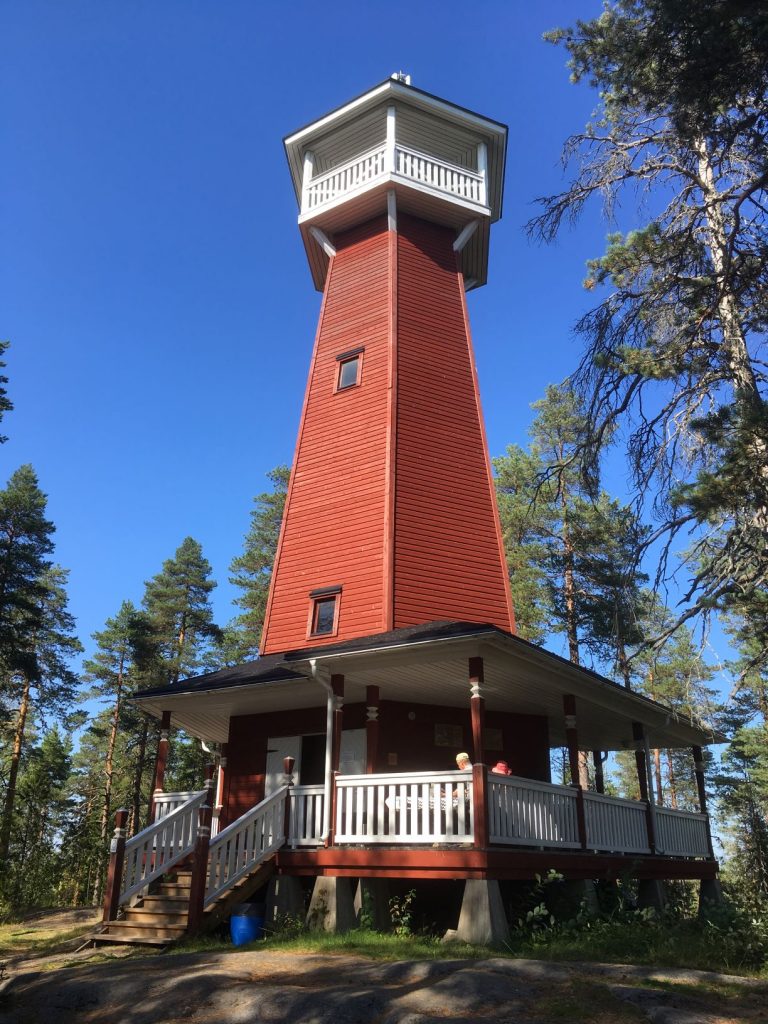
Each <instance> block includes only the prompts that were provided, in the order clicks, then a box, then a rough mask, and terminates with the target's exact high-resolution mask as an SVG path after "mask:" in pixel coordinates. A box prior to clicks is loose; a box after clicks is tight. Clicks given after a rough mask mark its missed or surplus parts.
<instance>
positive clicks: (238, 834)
mask: <svg viewBox="0 0 768 1024" xmlns="http://www.w3.org/2000/svg"><path fill="white" fill-rule="evenodd" d="M287 789H288V787H287V786H282V787H281V788H280V789H278V790H276V791H275V792H274V793H272V795H271V796H268V797H267V799H266V800H262V801H261V803H260V804H256V806H255V807H252V808H251V809H250V811H247V812H246V813H245V814H243V815H241V816H240V817H239V818H238V819H237V821H233V822H232V824H231V825H227V827H226V828H225V829H222V830H221V832H219V834H218V835H217V836H215V837H214V838H213V839H211V843H210V847H209V853H208V878H207V881H206V887H205V899H204V902H203V905H204V906H206V907H207V906H209V905H210V904H211V903H213V902H214V901H215V900H216V899H218V898H219V896H221V895H223V893H225V892H228V891H229V890H230V889H231V888H232V887H233V886H234V885H235V884H236V883H237V882H238V881H239V880H240V879H241V878H242V877H243V876H244V875H247V874H249V873H250V872H251V871H253V869H254V868H255V867H256V866H257V865H258V864H260V863H261V862H262V861H264V860H266V859H267V857H269V856H271V855H272V854H273V853H275V852H276V851H277V850H279V849H280V847H281V846H283V845H284V844H285V802H286V792H287Z"/></svg>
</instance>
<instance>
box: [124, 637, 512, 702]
mask: <svg viewBox="0 0 768 1024" xmlns="http://www.w3.org/2000/svg"><path fill="white" fill-rule="evenodd" d="M488 632H498V633H503V634H504V636H509V635H510V634H509V633H504V631H503V630H500V629H498V628H497V627H496V626H491V625H488V624H487V623H485V624H483V623H477V622H428V623H427V624H426V625H422V626H406V627H404V628H403V629H393V630H390V632H388V633H375V634H374V635H373V636H361V637H356V638H355V639H354V640H347V641H345V642H344V643H340V644H325V645H323V646H322V647H303V648H300V649H298V650H294V651H286V652H285V653H284V654H267V655H265V656H264V657H263V658H258V659H257V660H256V661H247V662H246V663H245V664H244V665H235V666H234V667H233V668H223V669H221V670H220V671H219V672H208V673H206V674H205V675H204V676H192V677H191V678H189V679H180V680H179V682H178V683H173V684H172V685H170V686H158V687H154V688H153V689H151V690H141V691H139V692H138V693H136V694H134V696H133V699H134V700H141V699H142V698H144V697H162V696H165V695H166V694H173V693H194V692H200V691H208V690H218V689H225V688H226V687H230V686H252V685H253V684H255V683H256V684H257V683H268V682H269V683H273V682H287V681H288V680H291V679H304V678H306V677H305V676H304V675H303V674H302V673H301V672H299V671H297V670H296V669H295V668H293V667H292V664H291V663H295V662H298V661H305V660H306V659H307V658H313V657H319V656H320V655H323V654H352V653H354V652H355V651H367V650H370V648H372V647H396V646H398V645H399V644H408V643H420V642H423V641H425V640H447V639H450V638H451V637H458V636H473V635H474V634H476V633H488Z"/></svg>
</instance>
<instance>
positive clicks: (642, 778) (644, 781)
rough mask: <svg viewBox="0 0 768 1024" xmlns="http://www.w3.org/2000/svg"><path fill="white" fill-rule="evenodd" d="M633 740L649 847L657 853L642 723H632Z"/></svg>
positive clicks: (652, 851)
mask: <svg viewBox="0 0 768 1024" xmlns="http://www.w3.org/2000/svg"><path fill="white" fill-rule="evenodd" d="M632 739H633V740H634V741H635V765H636V766H637V783H638V786H639V787H640V799H641V800H643V801H644V802H645V828H646V831H647V833H648V845H649V846H650V848H651V853H655V852H656V845H657V844H656V821H655V817H654V814H653V810H652V809H651V798H650V793H649V791H648V761H647V759H646V755H645V726H644V725H643V723H642V722H633V723H632Z"/></svg>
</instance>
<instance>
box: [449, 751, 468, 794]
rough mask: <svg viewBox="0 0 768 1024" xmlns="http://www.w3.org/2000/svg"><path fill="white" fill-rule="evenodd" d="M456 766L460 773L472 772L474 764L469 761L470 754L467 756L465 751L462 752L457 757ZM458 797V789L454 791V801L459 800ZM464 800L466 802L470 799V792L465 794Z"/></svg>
mask: <svg viewBox="0 0 768 1024" xmlns="http://www.w3.org/2000/svg"><path fill="white" fill-rule="evenodd" d="M456 766H457V768H458V769H459V771H460V772H471V771H472V762H471V761H470V760H469V754H467V753H466V752H465V751H463V750H462V751H461V753H460V754H457V755H456ZM458 795H459V790H458V788H457V789H454V791H453V799H454V801H455V800H456V799H457V798H458ZM464 799H465V800H468V799H469V792H468V791H467V792H465V793H464Z"/></svg>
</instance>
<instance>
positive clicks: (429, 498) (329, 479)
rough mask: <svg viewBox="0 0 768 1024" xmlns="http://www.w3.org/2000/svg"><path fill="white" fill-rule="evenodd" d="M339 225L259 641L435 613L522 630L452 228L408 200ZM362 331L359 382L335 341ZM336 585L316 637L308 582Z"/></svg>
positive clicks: (342, 632)
mask: <svg viewBox="0 0 768 1024" xmlns="http://www.w3.org/2000/svg"><path fill="white" fill-rule="evenodd" d="M398 229H399V234H397V235H395V234H394V233H391V232H388V231H387V225H386V221H385V220H384V218H380V219H377V220H375V221H371V222H369V223H367V224H364V225H361V226H360V227H357V228H355V229H354V230H353V231H350V232H347V233H346V234H345V235H343V236H341V237H338V238H336V239H335V243H336V246H337V255H336V256H335V257H333V258H332V260H331V264H330V267H329V272H328V278H327V282H326V290H325V296H324V299H323V309H322V312H321V314H320V324H319V327H318V332H317V338H316V342H315V352H314V355H313V358H312V366H311V369H310V374H309V381H308V385H307V393H306V397H305V401H304V411H303V414H302V421H301V426H300V429H299V438H298V442H297V446H296V456H295V461H294V469H293V474H292V477H291V484H290V487H289V490H288V497H287V502H286V513H285V521H284V525H283V530H282V534H281V538H280V543H279V546H278V552H277V558H276V564H275V572H274V575H273V582H272V589H271V592H270V598H269V603H268V606H267V612H266V617H265V627H264V635H263V638H262V652H263V653H265V654H271V653H274V652H279V651H284V650H291V649H296V648H299V647H305V646H307V644H308V643H311V644H312V645H313V646H314V645H315V644H318V645H322V644H329V643H338V642H340V641H344V640H349V639H352V638H353V637H358V636H366V635H369V634H372V633H378V632H382V631H385V630H388V629H392V628H398V627H401V626H408V625H417V624H419V623H424V622H432V621H435V620H439V619H454V620H461V619H466V620H471V621H475V622H491V623H493V624H495V625H498V626H501V627H502V628H503V629H513V628H514V622H513V617H512V606H511V599H510V595H509V584H508V580H507V571H506V565H505V561H504V554H503V549H502V545H501V534H500V530H499V525H498V516H497V513H496V506H495V497H494V492H493V481H492V479H491V474H490V465H489V461H488V455H487V451H486V445H485V436H484V433H483V425H482V416H481V412H480V404H479V397H478V393H477V384H476V379H475V373H474V365H473V357H472V349H471V341H470V337H469V330H468V326H467V318H466V309H465V306H464V294H463V285H462V281H461V276H460V274H459V273H458V271H457V266H456V258H455V255H454V253H453V248H452V242H453V233H452V232H451V231H449V230H448V229H445V228H441V227H438V226H436V225H433V224H429V223H427V222H426V221H422V220H418V219H417V218H414V217H408V216H406V215H404V214H401V215H400V218H399V224H398ZM360 346H363V347H364V349H365V351H364V354H363V359H362V376H361V381H360V384H359V386H356V387H353V388H349V389H348V390H345V391H342V392H336V390H335V388H336V381H337V373H338V361H337V356H338V355H340V354H341V353H344V352H346V351H349V350H351V349H356V348H358V347H360ZM338 585H340V586H341V587H342V593H341V596H340V614H339V619H338V629H337V630H336V631H334V633H332V634H328V635H325V636H320V637H311V638H309V637H308V636H307V622H308V616H309V611H310V598H309V594H310V592H311V591H313V590H316V589H320V588H324V587H332V586H338Z"/></svg>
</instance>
